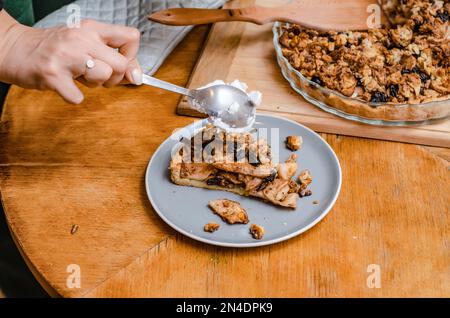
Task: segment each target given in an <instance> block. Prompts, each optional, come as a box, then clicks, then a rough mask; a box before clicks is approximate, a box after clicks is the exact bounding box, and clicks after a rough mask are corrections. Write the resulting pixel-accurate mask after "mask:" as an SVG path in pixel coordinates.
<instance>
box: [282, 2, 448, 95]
mask: <svg viewBox="0 0 450 318" xmlns="http://www.w3.org/2000/svg"><path fill="white" fill-rule="evenodd" d="M381 5H382V9H383V10H384V11H385V12H386V14H387V16H388V17H389V19H390V21H391V22H392V23H393V24H394V26H392V27H391V28H381V29H371V30H368V31H363V32H357V31H348V32H334V31H329V32H318V31H315V30H310V29H302V28H301V27H299V26H298V25H292V26H289V27H284V32H283V33H282V35H281V36H280V38H279V42H280V44H281V47H282V53H283V55H284V56H285V57H286V58H287V59H288V61H289V62H290V64H291V65H292V66H293V67H294V68H295V69H297V70H298V71H300V72H301V73H302V74H303V75H304V76H305V77H307V78H308V79H310V80H311V81H312V82H314V83H316V84H317V85H319V86H323V87H326V88H329V89H332V90H336V91H339V92H340V93H342V94H343V95H345V96H347V97H352V98H358V99H361V100H364V101H367V102H372V103H386V102H391V103H411V104H417V103H422V102H428V101H432V100H436V99H445V98H448V96H449V94H450V78H449V72H450V44H449V33H450V31H449V22H448V21H449V12H450V2H449V1H448V0H445V1H439V0H433V1H431V0H429V1H427V0H383V1H381Z"/></svg>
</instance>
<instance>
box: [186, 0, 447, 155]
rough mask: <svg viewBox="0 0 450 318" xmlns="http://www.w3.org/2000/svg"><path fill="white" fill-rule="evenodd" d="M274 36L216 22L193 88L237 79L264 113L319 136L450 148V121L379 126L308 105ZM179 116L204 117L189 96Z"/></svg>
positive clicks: (269, 1)
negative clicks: (286, 72)
mask: <svg viewBox="0 0 450 318" xmlns="http://www.w3.org/2000/svg"><path fill="white" fill-rule="evenodd" d="M355 1H357V0H355ZM361 1H367V0H361ZM373 1H375V0H373ZM283 2H284V3H286V1H285V0H284V1H281V0H249V1H244V0H235V1H231V2H229V3H228V4H227V5H226V6H227V7H242V6H248V5H251V4H254V3H256V4H258V5H264V6H275V5H279V4H280V3H283ZM272 37H273V36H272V26H271V25H265V26H258V25H254V24H251V23H244V22H229V23H216V24H214V25H213V26H212V28H211V31H210V34H209V37H208V40H207V41H206V44H205V47H204V49H203V52H202V55H201V56H200V58H199V60H198V62H197V65H196V67H195V68H194V71H193V73H192V75H191V78H190V81H189V84H188V86H189V88H197V87H200V86H202V85H205V84H207V83H209V82H211V81H213V80H216V79H222V80H224V81H228V82H230V81H233V80H234V79H239V80H241V81H243V82H246V83H247V84H248V86H249V89H251V90H259V91H261V92H262V93H263V105H262V106H260V108H259V112H260V113H269V114H273V115H279V116H284V117H287V118H290V119H293V120H295V121H298V122H300V123H302V124H304V125H306V126H308V127H310V128H312V129H314V130H315V131H318V132H326V133H335V134H341V135H349V136H359V137H366V138H375V139H385V140H393V141H401V142H407V143H415V144H423V145H430V146H440V147H447V148H450V120H447V121H445V122H440V123H438V124H433V125H424V126H414V127H380V126H372V125H366V124H360V123H357V122H353V121H349V120H346V119H342V118H340V117H337V116H335V115H332V114H328V113H326V112H324V111H322V110H320V109H319V108H317V107H316V106H314V105H312V104H310V103H308V102H307V101H306V100H305V99H303V97H301V96H300V95H299V94H297V93H296V92H295V91H294V90H293V89H292V88H291V87H290V85H289V83H288V82H287V81H286V80H285V79H284V78H283V76H282V74H281V71H280V68H279V67H278V64H277V61H276V55H275V50H274V48H273V43H272ZM449 107H450V102H449ZM177 113H178V114H180V115H188V116H196V117H202V115H201V114H199V113H198V112H196V111H195V110H193V109H191V108H190V107H189V104H188V103H187V100H186V99H185V98H181V100H180V103H179V105H178V107H177Z"/></svg>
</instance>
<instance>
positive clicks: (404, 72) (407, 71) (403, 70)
mask: <svg viewBox="0 0 450 318" xmlns="http://www.w3.org/2000/svg"><path fill="white" fill-rule="evenodd" d="M401 73H402V75H405V74H411V73H413V71H412V70H410V69H407V68H404V69H402V72H401Z"/></svg>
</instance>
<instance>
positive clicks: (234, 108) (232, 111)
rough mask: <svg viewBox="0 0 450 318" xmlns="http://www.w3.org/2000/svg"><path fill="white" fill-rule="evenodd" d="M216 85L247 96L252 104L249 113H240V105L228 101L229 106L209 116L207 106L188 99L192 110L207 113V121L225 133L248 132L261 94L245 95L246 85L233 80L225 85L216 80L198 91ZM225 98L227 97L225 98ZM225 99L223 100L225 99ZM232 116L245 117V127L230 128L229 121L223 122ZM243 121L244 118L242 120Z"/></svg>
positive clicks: (254, 92)
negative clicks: (236, 90) (238, 91)
mask: <svg viewBox="0 0 450 318" xmlns="http://www.w3.org/2000/svg"><path fill="white" fill-rule="evenodd" d="M218 85H228V86H232V87H235V88H237V89H239V90H241V91H242V92H244V93H246V94H247V96H248V100H249V101H250V103H251V104H252V106H253V107H252V108H253V109H251V112H250V113H245V112H242V111H241V105H240V104H239V103H238V102H237V101H233V100H230V101H229V102H230V104H229V106H227V107H225V108H224V109H221V110H220V111H219V112H217V113H214V114H212V115H211V114H210V113H209V105H202V104H201V103H198V102H197V101H196V100H195V99H190V103H191V105H192V106H193V108H195V109H196V110H198V111H200V112H202V113H209V114H210V117H209V121H210V122H211V123H212V124H213V125H215V126H217V127H219V128H222V129H224V130H226V131H230V132H244V131H248V130H250V128H251V127H252V126H253V123H254V122H255V116H256V108H257V107H258V106H259V105H261V101H262V94H261V92H259V91H252V92H250V93H247V89H248V86H247V84H245V83H243V82H241V81H239V80H234V81H233V82H231V83H225V82H224V81H222V80H216V81H214V82H212V83H209V84H207V85H205V86H203V87H201V88H199V90H201V89H205V88H209V87H212V86H218ZM226 97H227V96H226ZM226 97H225V98H226ZM240 111H241V112H242V113H241V114H238V112H240ZM232 116H245V117H246V125H245V127H235V126H234V125H232V126H230V125H229V124H228V123H227V121H228V122H229V120H223V119H227V118H229V117H232ZM242 119H245V118H242Z"/></svg>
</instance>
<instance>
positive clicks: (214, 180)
mask: <svg viewBox="0 0 450 318" xmlns="http://www.w3.org/2000/svg"><path fill="white" fill-rule="evenodd" d="M224 181H225V180H224V179H222V178H220V177H212V178H209V179H208V180H206V184H207V185H224Z"/></svg>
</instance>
